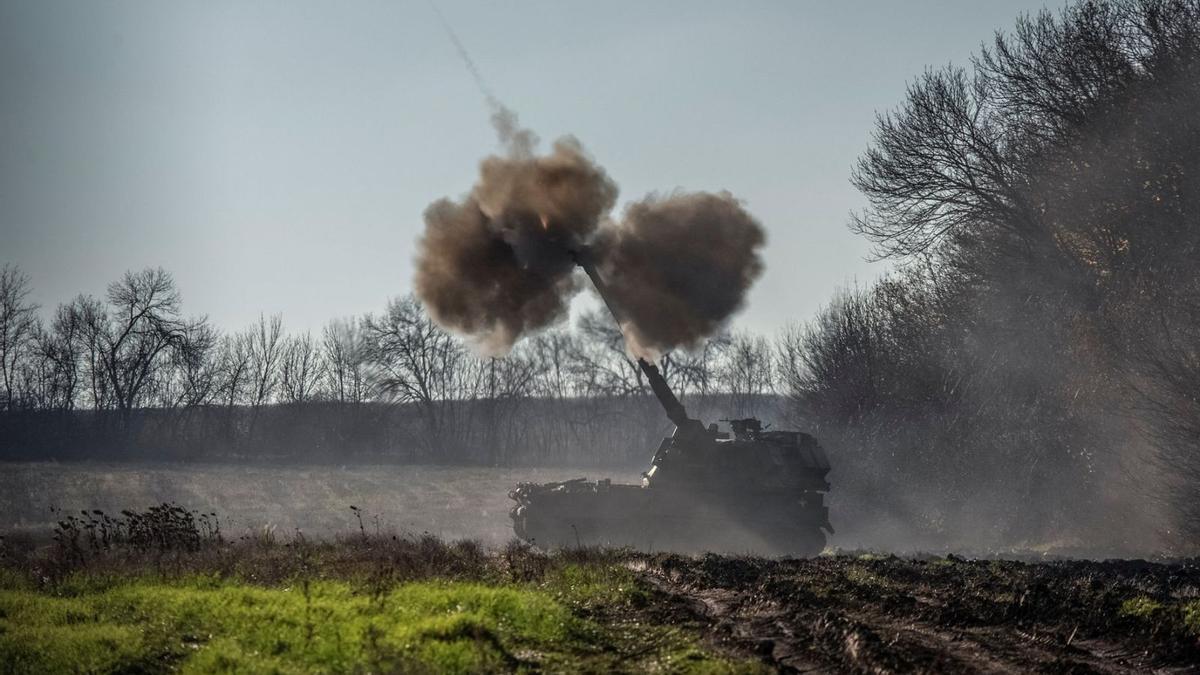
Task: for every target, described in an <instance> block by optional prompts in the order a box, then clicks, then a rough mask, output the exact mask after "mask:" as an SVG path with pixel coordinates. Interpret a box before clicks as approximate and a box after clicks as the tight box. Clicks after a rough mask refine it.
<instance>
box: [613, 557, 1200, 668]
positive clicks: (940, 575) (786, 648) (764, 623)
mask: <svg viewBox="0 0 1200 675" xmlns="http://www.w3.org/2000/svg"><path fill="white" fill-rule="evenodd" d="M634 564H635V565H636V566H637V568H638V570H639V572H640V574H641V578H642V579H643V580H644V581H645V582H646V583H647V584H649V585H650V586H652V587H653V588H655V589H657V590H658V591H660V592H661V593H662V597H663V598H664V600H663V601H662V602H661V603H660V605H659V611H663V612H667V613H669V614H670V615H673V616H674V617H675V618H674V620H675V621H676V622H678V623H681V624H683V623H688V624H690V625H693V626H696V627H697V628H698V629H699V630H701V631H702V632H703V633H704V634H706V635H707V636H708V637H709V639H710V640H712V641H713V642H714V643H716V644H718V645H722V646H724V647H725V648H727V649H732V650H738V651H741V652H743V653H756V654H758V655H759V656H760V657H761V658H762V659H763V660H764V661H765V662H766V663H767V664H769V665H771V666H773V667H775V668H776V669H779V670H782V671H785V672H794V671H798V672H810V671H819V672H827V671H835V672H839V671H845V672H979V673H1005V672H1007V673H1024V672H1073V673H1074V672H1087V673H1142V672H1178V673H1195V672H1200V566H1198V565H1197V564H1196V562H1195V561H1193V562H1187V563H1172V564H1153V563H1147V562H1142V561H1116V562H1083V561H1073V562H1053V563H1036V564H1030V563H1021V562H1013V561H969V560H963V559H960V558H954V557H949V558H930V559H927V560H917V559H904V558H894V557H883V558H881V557H876V556H862V557H855V556H835V557H824V558H818V559H814V560H798V561H772V560H763V559H759V558H721V557H717V556H710V557H705V558H700V559H692V558H684V557H678V556H660V557H655V558H649V559H644V560H641V561H637V562H635V563H634Z"/></svg>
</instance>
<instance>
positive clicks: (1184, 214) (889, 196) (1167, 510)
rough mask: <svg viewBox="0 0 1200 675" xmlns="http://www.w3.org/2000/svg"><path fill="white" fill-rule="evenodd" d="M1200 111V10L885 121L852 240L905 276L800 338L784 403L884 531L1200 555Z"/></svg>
mask: <svg viewBox="0 0 1200 675" xmlns="http://www.w3.org/2000/svg"><path fill="white" fill-rule="evenodd" d="M1198 104H1200V3H1197V2H1195V1H1193V0H1115V1H1110V2H1073V3H1071V4H1069V5H1068V6H1067V7H1065V8H1064V9H1063V10H1061V11H1059V12H1057V13H1051V12H1048V11H1043V12H1041V13H1039V14H1036V15H1032V16H1025V17H1022V18H1020V19H1019V20H1018V21H1017V23H1016V25H1015V27H1014V29H1013V30H1011V31H1008V32H1000V33H997V34H996V36H995V38H994V39H993V40H992V42H991V43H990V44H989V45H986V46H984V47H983V48H982V49H981V51H980V52H979V53H978V54H977V55H976V56H975V57H974V59H973V60H972V61H971V63H970V65H969V67H967V68H960V67H947V68H943V69H938V70H930V71H927V72H926V73H924V74H923V75H921V76H920V77H919V78H917V79H916V80H915V81H914V82H912V83H911V84H910V86H909V88H908V92H907V95H906V97H905V99H904V101H903V102H902V103H901V105H900V106H899V107H898V108H897V109H896V110H894V111H892V112H889V113H887V114H883V115H881V116H880V117H879V118H878V121H877V125H876V130H875V135H874V139H873V141H872V144H871V146H870V148H869V149H868V151H867V152H866V153H865V154H864V155H863V156H862V157H861V159H860V161H859V162H858V164H857V166H856V167H855V169H854V171H853V174H852V181H853V183H854V184H855V185H856V186H857V187H858V189H859V190H860V191H861V192H862V193H863V194H864V195H865V196H866V197H867V198H868V200H869V208H867V209H866V210H865V211H864V212H862V213H859V214H857V215H856V216H855V217H854V218H853V219H852V223H851V227H852V228H853V229H854V230H855V231H857V232H859V233H860V234H862V235H863V236H865V237H867V238H868V239H869V240H871V241H872V242H874V244H875V245H876V247H877V248H876V250H877V253H878V255H879V256H880V257H881V258H886V259H890V260H892V261H894V262H895V264H896V270H897V271H896V272H895V273H894V274H892V275H891V276H890V277H889V278H887V279H885V280H883V281H881V282H880V283H878V284H876V285H874V286H873V287H870V288H864V289H854V290H851V291H847V292H844V293H842V294H841V295H840V296H839V297H838V298H836V299H835V300H834V301H833V302H832V303H831V305H830V306H829V307H828V308H827V309H826V310H825V311H824V312H823V313H822V314H821V315H820V316H819V317H817V318H816V319H815V321H814V322H813V323H812V324H811V325H810V327H809V328H808V330H806V331H803V332H801V333H798V334H797V335H795V336H794V338H793V340H792V343H791V344H790V345H789V350H790V356H789V357H788V358H786V359H784V360H783V363H784V364H787V365H790V366H791V367H790V369H789V370H788V371H787V372H786V374H785V375H784V378H783V382H784V384H783V389H784V390H785V391H787V392H788V393H789V394H790V395H791V398H792V401H793V403H794V405H795V406H796V408H797V409H798V410H799V411H800V412H802V413H803V415H804V416H805V417H806V418H807V419H809V420H812V421H814V422H815V423H816V425H817V426H818V427H819V429H820V435H821V437H822V438H823V439H825V440H826V441H827V442H829V443H833V444H835V445H837V446H839V447H841V448H844V449H845V450H846V455H845V456H843V458H842V459H843V461H848V462H850V463H851V464H852V465H853V467H854V469H853V471H855V472H858V473H859V474H860V475H861V476H863V477H864V479H867V480H873V481H875V482H876V483H878V484H880V485H888V486H895V487H896V489H889V490H880V491H879V494H880V495H881V496H882V497H881V498H882V499H883V500H884V501H886V502H888V505H887V507H886V509H885V510H886V511H888V512H892V513H903V514H905V518H906V520H907V521H909V522H918V523H924V524H925V526H926V527H927V528H930V529H946V528H957V529H959V530H963V531H966V530H969V529H972V528H975V529H977V530H980V531H982V532H984V536H983V539H985V540H991V541H1020V540H1022V539H1023V538H1029V539H1031V540H1034V541H1039V540H1040V541H1044V540H1047V539H1049V538H1052V537H1054V536H1061V533H1063V532H1072V531H1073V532H1075V533H1076V534H1075V536H1077V537H1080V538H1082V539H1085V540H1086V539H1089V538H1091V539H1093V540H1103V539H1105V538H1118V539H1124V540H1127V541H1129V542H1139V543H1140V542H1146V541H1149V539H1148V535H1154V536H1161V537H1162V538H1163V540H1165V541H1168V542H1174V543H1177V544H1180V543H1183V544H1187V545H1191V546H1194V545H1195V544H1196V543H1197V542H1200V247H1198V244H1200V221H1198V219H1200V180H1198V177H1200V116H1197V114H1196V111H1197V110H1198V109H1200V106H1198ZM1056 533H1058V534H1056Z"/></svg>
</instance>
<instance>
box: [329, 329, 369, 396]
mask: <svg viewBox="0 0 1200 675" xmlns="http://www.w3.org/2000/svg"><path fill="white" fill-rule="evenodd" d="M321 352H322V355H323V357H324V361H325V380H326V382H327V384H326V388H327V389H328V391H329V397H330V398H331V399H333V400H335V401H339V402H342V403H362V402H363V401H365V400H367V395H368V391H367V358H368V353H367V348H366V345H365V343H364V341H363V335H362V330H361V324H360V322H359V320H358V319H355V318H348V319H334V320H332V321H330V322H329V323H328V324H326V325H325V330H324V331H323V332H322V334H321Z"/></svg>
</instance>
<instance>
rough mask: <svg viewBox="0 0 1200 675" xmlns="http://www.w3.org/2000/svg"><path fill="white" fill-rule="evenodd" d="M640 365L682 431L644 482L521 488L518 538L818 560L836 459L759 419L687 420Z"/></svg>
mask: <svg viewBox="0 0 1200 675" xmlns="http://www.w3.org/2000/svg"><path fill="white" fill-rule="evenodd" d="M576 261H577V262H578V263H579V265H580V267H582V268H583V269H584V271H585V272H586V273H587V275H588V277H590V278H591V280H592V283H593V284H595V286H596V290H597V291H598V292H599V293H600V297H601V298H602V299H603V300H604V303H605V304H606V305H607V306H608V309H609V311H610V312H611V313H612V314H613V318H614V319H616V321H617V323H618V325H621V324H622V323H623V321H622V316H621V313H620V311H619V307H617V306H615V305H614V304H613V303H612V300H611V298H610V294H609V293H608V290H607V287H606V286H605V284H604V280H603V279H602V278H601V277H600V275H599V274H598V273H597V271H596V269H595V267H594V266H593V265H592V264H591V262H590V261H589V260H588V258H587V254H586V251H584V252H583V253H582V254H577V255H576ZM638 367H639V368H640V369H641V371H642V373H643V374H644V375H645V377H646V380H647V382H649V384H650V389H651V391H653V392H654V395H655V397H656V398H657V399H658V401H659V403H660V404H662V407H663V410H664V411H665V412H666V414H667V418H668V419H670V420H671V422H672V423H673V424H674V425H675V430H674V432H673V433H672V434H671V435H670V436H668V437H667V438H664V439H663V440H662V443H660V444H659V447H658V450H657V451H656V452H655V453H654V457H653V459H652V460H651V462H650V468H649V470H647V471H646V472H645V473H643V474H642V476H643V478H642V483H641V485H621V484H614V483H612V481H610V480H608V479H603V480H599V481H589V480H587V479H586V478H577V479H575V480H569V481H565V482H558V483H544V484H535V483H521V484H519V485H518V486H517V487H516V488H514V489H513V490H512V491H511V492H509V496H510V497H511V498H512V499H513V500H515V501H516V502H517V504H516V506H514V507H513V509H512V511H511V516H512V519H513V529H514V531H515V532H516V534H517V536H518V537H520V538H522V539H525V540H527V541H530V542H532V543H534V544H537V545H538V546H541V547H544V548H555V547H570V546H585V545H609V546H630V547H633V548H636V549H641V550H654V551H663V550H666V551H678V552H685V553H691V552H701V551H718V552H736V553H742V552H756V553H760V554H768V555H801V556H808V555H815V554H817V553H819V552H820V551H821V549H822V548H824V546H825V531H828V532H830V533H832V532H833V528H832V527H831V526H830V524H829V512H828V509H827V508H826V507H825V505H824V499H823V497H824V493H825V492H827V491H828V490H829V483H828V482H827V481H826V475H827V474H828V473H829V462H828V460H827V459H826V456H825V452H824V450H822V449H821V446H820V445H819V444H818V443H817V441H816V439H814V438H813V437H812V436H810V435H808V434H805V433H801V432H798V431H767V430H764V429H763V426H762V424H761V423H760V422H759V421H758V420H757V419H753V418H748V419H737V420H731V421H730V431H728V432H723V431H721V430H719V429H718V427H717V425H716V424H711V425H709V426H705V425H704V423H703V422H701V421H700V420H698V419H695V418H693V417H691V416H689V415H688V413H687V410H686V409H685V408H684V406H683V404H682V403H680V402H679V399H678V397H676V396H675V393H674V392H673V391H672V390H671V387H670V385H669V384H668V383H667V381H666V379H665V378H664V377H663V375H662V373H661V372H660V371H659V369H658V367H657V366H655V365H654V364H652V363H650V362H649V361H647V360H645V359H642V358H639V359H638Z"/></svg>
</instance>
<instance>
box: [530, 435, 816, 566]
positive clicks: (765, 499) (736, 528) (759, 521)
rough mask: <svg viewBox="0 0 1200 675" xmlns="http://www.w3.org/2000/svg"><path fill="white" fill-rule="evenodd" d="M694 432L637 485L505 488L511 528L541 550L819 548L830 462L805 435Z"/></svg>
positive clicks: (664, 450) (674, 441)
mask: <svg viewBox="0 0 1200 675" xmlns="http://www.w3.org/2000/svg"><path fill="white" fill-rule="evenodd" d="M748 421H749V420H746V421H744V422H748ZM740 422H742V421H740ZM698 431H700V433H701V434H703V435H702V436H701V437H699V438H692V439H690V441H691V442H690V443H688V444H687V447H686V450H685V449H684V447H683V446H681V445H680V444H679V436H680V434H679V433H678V432H677V433H676V436H675V437H672V438H667V439H664V441H663V445H662V447H660V449H659V452H658V453H657V454H656V455H655V457H654V460H653V462H652V464H651V468H650V471H648V472H646V478H645V479H644V480H643V482H642V485H620V484H613V483H611V482H610V481H608V480H599V481H588V480H586V479H582V478H579V479H575V480H570V481H565V482H560V483H545V484H534V483H522V484H520V485H518V486H517V487H516V488H515V489H514V490H512V492H510V493H509V496H510V497H511V498H512V499H513V500H514V501H516V502H517V504H516V506H514V507H513V509H512V512H511V516H512V519H513V530H514V532H515V533H516V534H517V536H518V537H520V538H522V539H524V540H526V541H529V542H531V543H533V544H535V545H537V546H540V547H542V548H562V547H575V546H597V545H599V546H627V547H631V548H634V549H638V550H643V551H675V552H680V553H699V552H705V551H712V552H720V553H751V552H752V553H757V554H761V555H793V556H811V555H816V554H817V553H820V552H821V550H822V549H823V548H824V546H825V532H832V531H833V528H832V527H831V526H830V524H829V512H828V509H827V508H826V507H825V505H824V499H823V494H822V493H823V492H825V491H826V490H828V489H829V484H828V483H827V482H826V481H825V475H826V474H827V473H828V471H829V465H828V462H827V461H826V459H825V454H824V452H823V451H822V450H821V447H820V446H819V445H818V444H817V443H816V441H815V440H813V439H812V437H811V436H808V435H807V434H801V433H796V432H761V431H747V430H745V429H744V428H743V429H741V430H740V432H738V433H736V437H735V438H734V439H728V438H722V436H723V435H724V434H720V433H717V432H715V431H712V430H703V429H701V430H698Z"/></svg>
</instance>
